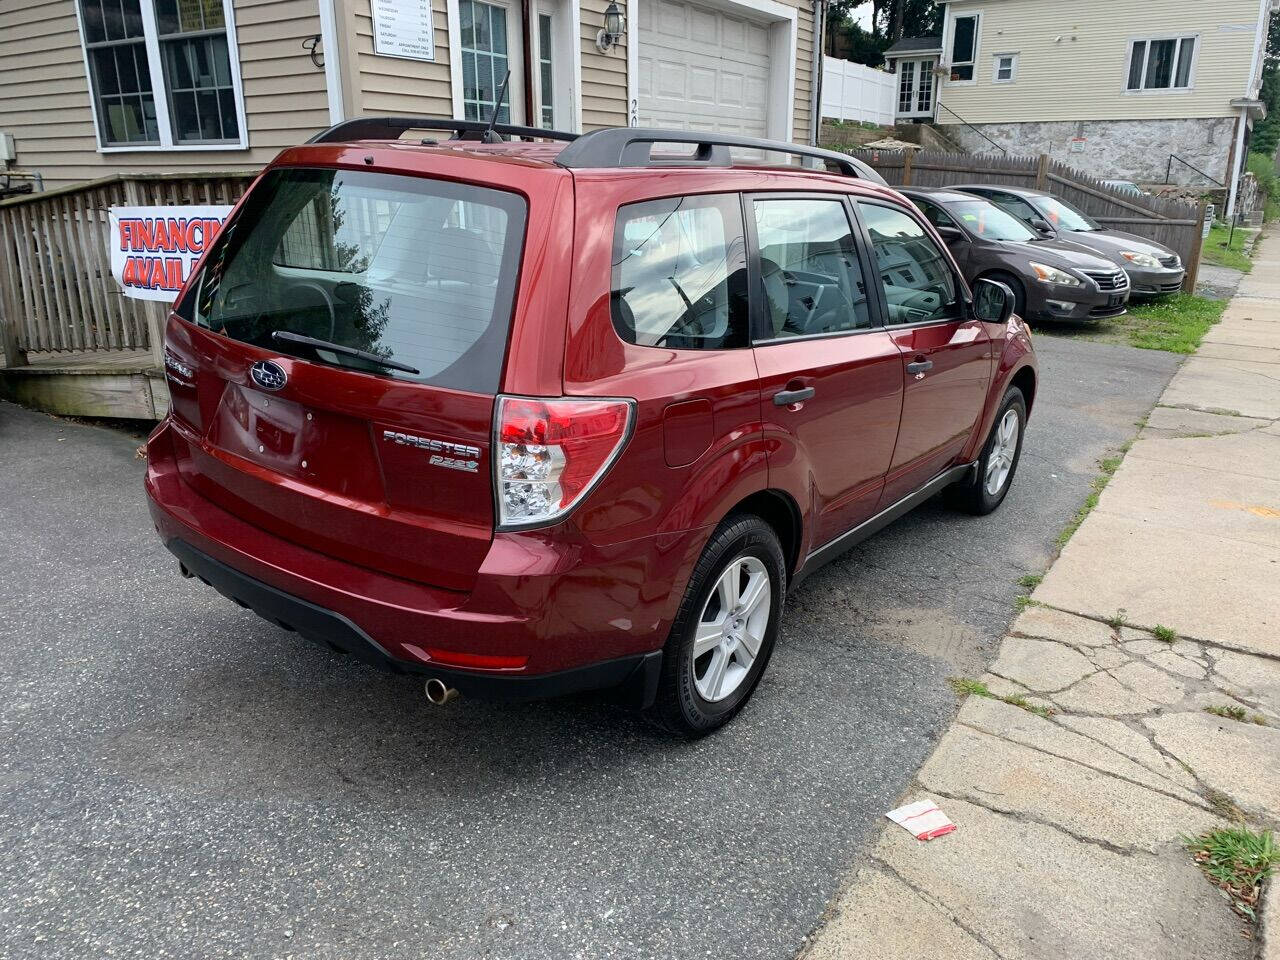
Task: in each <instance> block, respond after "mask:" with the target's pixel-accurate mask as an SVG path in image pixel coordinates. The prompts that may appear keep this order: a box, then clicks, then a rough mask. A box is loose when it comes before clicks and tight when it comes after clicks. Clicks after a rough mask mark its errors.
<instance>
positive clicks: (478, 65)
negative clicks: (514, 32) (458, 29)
mask: <svg viewBox="0 0 1280 960" xmlns="http://www.w3.org/2000/svg"><path fill="white" fill-rule="evenodd" d="M458 13H459V17H460V20H461V25H462V78H463V81H462V105H463V110H464V112H465V114H466V119H468V120H488V119H489V118H490V117H491V116H492V115H493V108H494V105H495V104H496V103H497V97H498V89H499V88H500V87H501V86H502V80H503V78H504V77H505V76H506V75H507V69H508V67H509V65H510V63H509V54H508V51H507V9H506V7H503V6H498V5H497V4H492V3H481V2H480V0H460V2H459V4H458ZM498 122H499V123H510V122H511V92H510V90H508V93H507V96H506V97H505V98H504V100H503V104H502V109H501V110H499V111H498Z"/></svg>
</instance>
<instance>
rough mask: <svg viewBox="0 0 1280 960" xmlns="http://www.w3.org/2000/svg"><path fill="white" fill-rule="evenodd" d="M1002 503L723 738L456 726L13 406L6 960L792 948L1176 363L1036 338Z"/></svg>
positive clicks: (7, 518)
mask: <svg viewBox="0 0 1280 960" xmlns="http://www.w3.org/2000/svg"><path fill="white" fill-rule="evenodd" d="M1037 346H1038V348H1039V350H1040V351H1041V357H1042V368H1043V369H1042V373H1043V378H1044V384H1043V387H1042V390H1041V395H1040V397H1039V398H1037V401H1036V407H1035V410H1034V411H1033V414H1032V419H1031V427H1030V432H1029V434H1028V438H1027V442H1026V448H1025V450H1024V454H1023V460H1022V465H1021V468H1020V470H1019V474H1018V480H1017V483H1016V484H1015V485H1014V488H1013V490H1012V492H1011V493H1010V495H1009V497H1008V499H1007V500H1006V501H1005V504H1004V506H1003V507H1002V508H1001V510H1000V511H999V512H998V513H996V514H995V515H993V516H991V517H987V518H980V519H979V518H972V517H962V516H958V515H956V514H954V513H951V512H950V511H948V510H947V509H946V508H945V507H943V506H942V505H940V504H938V503H936V502H935V503H931V504H928V505H926V506H925V507H923V508H922V509H920V510H919V511H917V512H916V513H915V514H913V515H912V516H910V517H907V518H904V519H903V520H901V521H899V522H898V523H896V524H895V525H893V526H892V527H890V528H889V529H888V530H886V531H884V532H883V533H881V534H880V535H879V536H878V537H876V538H875V539H873V540H871V541H869V542H867V543H865V544H863V545H862V546H861V547H859V548H857V549H855V550H854V551H853V552H851V553H850V554H848V555H847V556H846V557H844V558H843V559H842V560H840V561H838V562H837V563H835V564H833V565H831V566H830V567H828V568H827V569H826V570H825V571H823V572H822V573H820V574H818V575H817V576H815V577H813V578H812V579H811V580H809V581H808V582H807V583H806V584H805V585H804V587H802V588H801V589H800V590H799V592H798V593H797V595H796V596H795V597H794V598H793V602H792V603H791V604H790V607H789V610H788V613H787V617H786V619H785V621H784V628H783V636H782V640H781V643H780V645H779V648H778V650H777V652H776V653H775V655H774V658H773V661H772V663H771V666H770V670H769V672H768V674H767V675H766V677H765V679H764V681H763V682H762V684H761V685H760V688H759V689H758V690H757V692H756V695H755V697H754V699H753V701H752V703H751V704H750V706H749V707H748V708H747V709H746V710H745V711H744V712H743V714H742V715H741V716H740V717H739V718H738V719H737V720H736V721H735V722H734V723H733V724H732V725H731V726H730V727H729V728H727V729H726V730H725V731H723V732H722V733H720V734H719V735H717V736H713V737H711V738H710V739H707V740H704V741H702V742H700V743H696V744H684V743H673V742H671V741H668V740H665V739H663V738H662V737H660V736H658V735H656V734H655V733H653V732H651V731H650V730H649V729H648V728H647V727H646V725H645V724H644V723H643V722H641V721H640V720H638V719H636V718H635V717H633V716H631V715H629V714H627V713H625V712H622V711H620V710H618V709H616V708H613V707H610V706H608V705H607V704H604V703H601V702H599V701H598V700H596V699H592V698H579V699H575V700H565V701H557V702H549V703H541V704H533V705H522V706H511V705H493V704H486V703H481V702H476V701H472V700H466V699H463V700H460V701H455V702H454V703H452V704H450V705H449V706H447V707H444V708H434V707H430V706H429V705H428V704H427V703H426V702H425V699H424V698H423V696H422V692H421V688H420V687H419V685H418V684H417V683H415V682H413V681H412V680H409V679H406V678H399V677H395V676H390V675H385V674H382V673H378V672H376V671H374V670H372V669H369V668H366V667H363V666H360V665H358V664H355V663H352V662H349V661H347V660H344V659H342V658H340V657H338V656H335V655H331V654H329V653H327V652H324V651H322V650H320V649H319V648H316V647H313V646H311V645H310V644H308V643H307V642H306V641H303V640H301V639H299V638H297V637H296V636H294V635H291V634H286V633H283V632H282V631H280V630H277V629H275V628H273V627H271V626H269V625H268V624H266V623H265V622H263V621H260V620H258V619H257V618H256V617H254V616H253V615H251V614H248V613H246V612H244V611H242V610H240V609H239V608H237V607H235V606H234V605H232V604H231V603H229V602H227V601H226V600H223V599H222V598H221V597H220V596H218V595H217V594H215V593H214V592H213V591H212V590H210V589H208V588H206V587H204V586H203V585H201V584H199V583H198V582H195V581H186V580H182V579H180V578H179V577H178V575H177V570H176V562H175V561H174V560H173V559H172V558H171V557H170V556H169V555H168V554H167V553H166V552H165V551H164V549H163V548H162V547H161V546H160V544H159V542H158V541H157V539H156V537H155V534H154V531H153V530H152V528H151V525H150V523H149V521H148V519H147V514H146V509H145V506H144V503H143V496H142V489H141V476H142V471H143V464H142V461H140V460H138V459H136V458H135V456H134V447H135V445H136V441H135V440H133V439H132V438H130V437H127V436H124V435H122V434H119V433H114V432H111V431H108V430H104V429H100V428H97V427H89V426H81V425H77V424H72V423H68V422H66V421H60V420H55V419H51V418H48V417H44V416H42V415H38V414H33V413H30V412H27V411H25V410H21V409H19V408H17V407H14V406H12V405H9V404H0V491H2V493H0V557H3V560H4V562H3V567H2V568H0V575H2V576H3V578H4V586H3V593H2V594H0V597H2V598H3V599H0V641H2V642H0V677H2V678H3V679H2V680H0V683H2V684H3V687H0V737H2V738H3V743H4V745H5V747H4V750H3V752H2V753H0V791H2V794H0V845H2V846H3V848H4V849H5V851H6V855H5V856H4V857H3V858H0V953H3V954H4V955H5V956H7V957H11V958H15V960H16V958H27V957H40V958H42V960H52V958H58V957H76V958H80V957H85V956H101V957H111V956H122V957H123V956H146V957H148V958H159V957H180V958H184V960H185V958H190V957H193V956H215V955H216V956H223V955H235V956H245V957H255V958H257V957H286V956H297V957H306V958H322V957H334V958H356V957H360V958H373V957H389V958H390V957H394V958H401V957H404V958H410V957H412V958H420V957H432V958H442V960H451V958H473V957H493V958H522V960H526V958H528V960H535V958H543V957H546V958H565V957H584V958H593V960H595V958H604V957H636V958H639V957H646V958H647V957H664V958H665V957H681V958H685V957H702V956H709V957H731V956H732V957H742V958H757V957H759V958H776V957H787V956H790V955H792V954H793V953H794V952H795V951H796V950H797V949H798V948H799V947H800V946H801V944H802V939H803V938H804V937H805V935H806V934H807V933H808V932H809V931H810V930H811V929H812V928H813V927H814V926H815V924H816V923H817V922H818V920H819V917H820V915H821V914H822V912H823V910H824V909H825V907H826V905H827V903H828V900H829V899H830V898H831V896H832V895H833V893H834V892H835V890H836V888H837V884H838V882H839V880H840V878H841V876H842V875H843V874H844V872H845V871H846V870H848V869H849V868H850V866H851V865H853V864H854V863H855V862H856V860H857V857H858V855H859V852H860V850H861V849H862V847H863V845H864V844H865V843H866V842H867V841H868V840H869V839H870V838H872V837H874V836H875V832H876V829H877V828H878V827H879V824H880V822H881V821H880V818H881V817H882V815H883V812H884V811H885V810H886V809H889V807H890V805H891V804H892V802H893V801H894V800H895V799H896V797H897V795H898V793H899V791H900V790H901V789H902V786H903V785H904V784H905V783H906V782H908V780H909V779H910V778H911V776H912V775H913V773H914V772H915V770H916V769H917V767H918V766H919V765H920V763H921V762H922V761H923V759H924V757H925V756H926V755H927V754H928V752H929V751H930V749H931V747H932V745H933V743H934V741H935V739H936V738H937V737H938V736H939V734H940V733H941V732H942V731H943V730H944V729H945V727H946V726H947V724H948V722H949V721H950V718H951V716H952V715H953V713H954V712H955V708H956V704H955V699H954V697H953V695H952V694H951V692H950V690H949V689H948V687H947V685H946V683H945V678H946V677H947V676H949V675H953V674H956V673H966V674H973V675H977V674H978V673H979V672H980V671H981V669H982V665H983V664H984V663H985V662H986V660H987V659H988V658H989V656H990V655H991V653H992V652H993V650H994V646H995V644H996V643H997V642H998V640H999V638H1000V636H1001V635H1002V633H1003V630H1004V628H1005V627H1006V626H1007V624H1008V622H1009V621H1010V619H1011V618H1012V616H1013V613H1014V609H1013V603H1012V601H1013V598H1014V596H1015V595H1016V594H1018V593H1020V592H1022V588H1020V587H1018V586H1017V584H1016V580H1017V578H1018V577H1019V576H1021V575H1022V574H1025V573H1029V572H1034V573H1038V572H1040V571H1041V570H1043V568H1044V567H1045V566H1046V565H1047V563H1048V561H1049V559H1050V556H1051V554H1052V551H1053V547H1054V539H1055V537H1056V536H1057V533H1058V531H1059V530H1060V529H1061V527H1062V526H1063V524H1064V523H1065V522H1066V521H1067V520H1068V519H1069V518H1070V517H1071V516H1072V514H1074V513H1075V511H1076V509H1077V507H1078V506H1079V505H1080V503H1081V502H1082V501H1083V499H1084V497H1085V496H1086V494H1087V493H1088V488H1089V483H1090V480H1091V478H1092V477H1093V475H1094V474H1095V473H1096V464H1095V461H1096V460H1097V458H1098V457H1100V456H1102V455H1104V454H1105V453H1106V451H1107V450H1108V449H1110V448H1113V447H1115V446H1117V445H1118V444H1120V443H1121V442H1123V441H1124V440H1126V439H1128V438H1129V437H1130V436H1132V434H1133V433H1134V432H1135V428H1134V422H1135V421H1136V420H1138V419H1139V418H1140V417H1141V416H1142V415H1143V414H1144V413H1146V411H1147V409H1148V408H1149V407H1150V406H1151V405H1152V404H1153V403H1154V402H1155V399H1156V397H1157V396H1159V394H1160V392H1161V390H1162V389H1163V387H1164V385H1165V383H1166V382H1167V381H1168V379H1169V377H1170V376H1171V374H1172V373H1173V370H1174V368H1175V366H1176V363H1177V358H1175V357H1173V356H1169V355H1166V354H1159V353H1152V352H1144V351H1139V350H1133V349H1130V348H1128V347H1114V346H1106V345H1102V344H1090V343H1075V342H1071V341H1065V340H1056V339H1050V338H1045V337H1041V338H1039V339H1038V342H1037Z"/></svg>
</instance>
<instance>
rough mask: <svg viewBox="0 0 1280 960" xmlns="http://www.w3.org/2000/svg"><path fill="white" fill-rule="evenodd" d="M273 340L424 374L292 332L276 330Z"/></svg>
mask: <svg viewBox="0 0 1280 960" xmlns="http://www.w3.org/2000/svg"><path fill="white" fill-rule="evenodd" d="M271 339H273V340H279V341H280V342H282V343H300V344H302V345H303V346H307V347H315V348H316V349H318V350H332V351H333V352H334V353H340V354H342V355H343V356H346V357H355V358H357V359H359V360H366V361H368V362H369V363H376V364H377V365H378V366H380V367H386V368H387V369H388V370H403V371H404V372H405V373H412V374H413V375H414V376H417V375H419V374H420V373H421V372H422V371H420V370H419V369H418V368H417V367H411V366H409V365H408V364H407V363H401V362H400V361H399V360H388V359H387V358H386V357H380V356H378V355H377V354H376V353H370V352H369V351H368V350H359V349H357V348H355V347H348V346H346V345H344V344H341V343H334V342H332V341H331V340H317V339H316V338H315V337H307V336H303V335H302V334H300V333H294V332H293V331H292V330H274V331H272V333H271Z"/></svg>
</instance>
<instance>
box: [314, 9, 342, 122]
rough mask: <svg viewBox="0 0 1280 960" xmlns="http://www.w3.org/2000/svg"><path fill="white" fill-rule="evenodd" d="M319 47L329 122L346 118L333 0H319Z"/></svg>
mask: <svg viewBox="0 0 1280 960" xmlns="http://www.w3.org/2000/svg"><path fill="white" fill-rule="evenodd" d="M319 13H320V48H321V50H323V51H324V86H325V96H326V98H327V99H328V104H329V124H330V125H331V126H332V125H333V124H337V123H341V122H342V121H343V120H345V119H346V109H345V108H344V105H343V98H342V45H341V41H339V40H338V11H337V9H336V7H335V6H334V0H319Z"/></svg>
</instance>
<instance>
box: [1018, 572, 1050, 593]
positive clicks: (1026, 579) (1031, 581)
mask: <svg viewBox="0 0 1280 960" xmlns="http://www.w3.org/2000/svg"><path fill="white" fill-rule="evenodd" d="M1043 579H1044V574H1043V573H1028V574H1026V575H1025V576H1021V577H1019V578H1018V586H1020V587H1024V588H1026V589H1027V590H1034V589H1035V588H1036V587H1038V586H1040V581H1041V580H1043Z"/></svg>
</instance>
